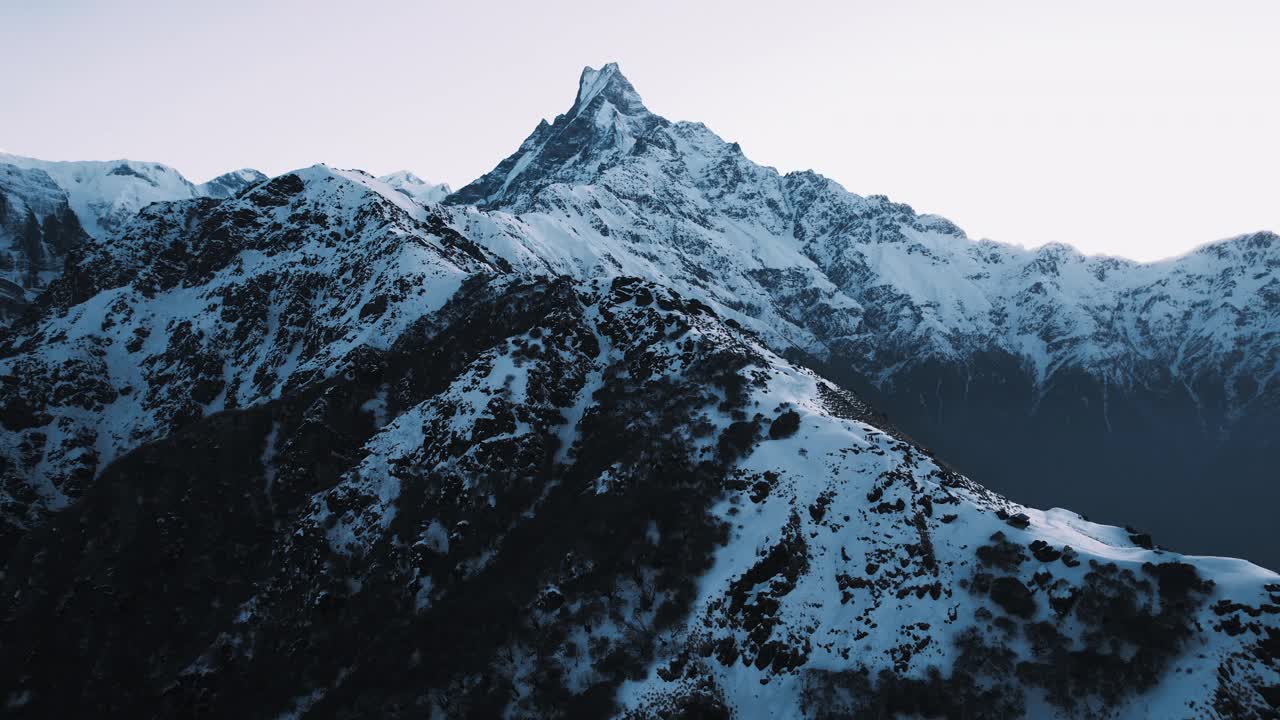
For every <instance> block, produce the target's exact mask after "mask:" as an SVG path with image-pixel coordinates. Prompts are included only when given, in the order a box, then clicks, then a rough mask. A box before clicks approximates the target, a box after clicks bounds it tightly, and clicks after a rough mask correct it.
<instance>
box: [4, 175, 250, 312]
mask: <svg viewBox="0 0 1280 720" xmlns="http://www.w3.org/2000/svg"><path fill="white" fill-rule="evenodd" d="M266 179H267V177H266V176H265V175H263V174H262V173H260V172H258V171H257V170H236V171H234V172H229V173H226V174H225V175H220V176H219V177H216V178H214V179H213V180H210V181H209V182H207V183H203V184H200V185H194V184H192V183H191V182H189V181H188V180H187V179H186V178H184V177H182V175H181V174H180V173H179V172H178V171H177V170H174V169H173V168H171V167H168V166H165V165H160V164H159V163H142V162H135V161H132V160H112V161H104V162H99V161H89V162H50V161H45V160H36V159H35V158H28V157H22V156H20V155H10V154H8V153H0V283H2V284H0V327H3V326H4V325H7V324H9V323H10V322H12V321H13V320H14V319H15V318H17V317H18V316H20V315H21V314H22V313H23V312H24V311H25V309H26V308H27V306H28V305H29V304H30V303H31V302H32V301H33V300H34V299H35V297H36V296H37V295H39V294H40V293H41V292H42V291H43V290H44V288H45V287H46V286H47V285H48V284H49V283H50V282H51V281H52V280H53V279H54V278H56V277H58V276H59V275H60V274H61V273H62V269H63V265H64V263H65V262H66V258H67V256H68V254H69V253H70V252H71V251H73V250H74V249H76V248H77V247H79V246H80V245H81V244H82V243H83V242H84V241H85V240H86V239H88V238H90V237H92V238H103V237H106V236H107V235H109V234H111V233H112V232H115V231H117V230H118V229H120V228H121V227H122V226H123V225H124V224H125V223H126V222H128V220H129V219H130V218H132V217H133V215H134V214H136V213H137V212H138V210H140V209H141V208H143V207H145V206H147V205H149V204H151V203H153V202H168V201H173V200H187V199H190V198H197V197H212V198H225V197H230V196H232V195H234V194H236V193H238V192H240V191H241V190H243V189H244V188H246V187H249V186H250V185H254V184H257V183H260V182H262V181H264V180H266ZM28 210H30V212H28Z"/></svg>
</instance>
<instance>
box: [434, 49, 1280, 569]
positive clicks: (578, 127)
mask: <svg viewBox="0 0 1280 720" xmlns="http://www.w3.org/2000/svg"><path fill="white" fill-rule="evenodd" d="M448 202H450V203H453V204H456V205H459V206H464V205H474V206H477V207H479V208H484V209H488V210H490V212H485V213H477V212H475V211H472V210H467V209H459V210H458V211H457V213H456V216H455V220H454V224H455V227H457V228H458V229H459V230H460V231H462V232H464V233H466V234H468V235H469V236H471V237H474V238H475V239H476V240H477V241H478V242H481V243H482V244H484V245H485V246H486V247H489V248H490V249H491V250H493V251H494V252H496V253H498V254H499V255H501V256H503V257H505V258H507V259H508V260H510V261H511V262H513V263H515V264H517V265H518V266H520V267H523V268H525V269H527V270H528V271H530V272H540V273H550V274H560V273H565V274H571V275H574V276H577V277H587V278H589V277H598V276H601V275H603V276H606V277H608V276H614V275H637V276H642V277H647V278H650V279H653V280H655V281H657V282H661V283H663V284H667V285H670V286H672V287H675V288H677V289H679V290H680V291H682V292H685V293H687V294H689V295H691V296H694V297H698V298H700V299H701V300H703V301H704V302H707V303H709V304H710V305H712V306H713V307H715V308H717V309H718V310H719V311H721V312H723V313H725V314H726V315H727V316H728V317H731V318H733V319H735V320H736V321H738V322H741V323H743V324H744V325H746V326H748V327H751V328H752V329H754V330H756V331H757V332H759V333H760V334H761V335H762V337H764V338H765V339H766V341H767V342H768V344H769V345H770V346H771V347H772V348H774V349H775V350H778V351H779V352H785V353H787V354H788V356H789V357H791V358H792V359H793V360H796V361H798V362H804V363H806V364H809V365H811V366H813V367H815V368H818V369H820V370H821V371H822V372H823V373H824V374H826V375H828V376H829V377H833V378H835V379H837V380H838V381H840V382H842V383H843V384H845V385H847V386H849V387H852V388H854V389H856V390H858V391H859V392H861V393H863V394H864V395H865V396H866V397H868V398H869V399H871V400H872V402H873V403H874V404H875V405H876V406H877V407H880V408H882V409H884V410H885V411H886V412H887V413H888V414H889V415H890V416H891V417H893V418H894V421H895V423H896V424H898V425H899V426H900V427H903V428H904V429H906V430H907V431H908V432H910V433H911V434H912V435H913V436H914V437H916V438H917V439H918V440H920V441H921V442H923V443H925V444H926V445H928V446H929V447H932V448H933V449H935V450H936V451H938V452H939V453H940V454H941V455H942V456H943V457H946V458H947V459H948V460H949V461H950V462H953V463H954V464H955V465H956V466H957V467H958V468H960V469H961V470H963V471H965V472H968V473H970V474H972V475H974V476H976V477H981V478H983V480H984V482H986V483H988V484H989V485H991V486H992V487H994V488H997V489H999V490H1001V491H1003V492H1007V493H1011V494H1014V495H1016V496H1017V497H1020V498H1027V499H1030V500H1031V501H1032V502H1034V503H1036V504H1041V505H1065V506H1069V507H1074V508H1078V509H1080V510H1084V511H1086V512H1088V513H1090V514H1091V515H1094V516H1099V517H1102V518H1106V519H1109V520H1111V521H1115V522H1121V521H1123V522H1130V523H1134V524H1137V525H1140V526H1141V527H1143V528H1144V529H1147V530H1150V531H1153V532H1154V534H1155V536H1156V537H1157V538H1158V539H1159V540H1160V541H1162V542H1166V543H1170V544H1172V545H1173V546H1175V547H1178V548H1181V549H1187V550H1193V551H1199V552H1212V553H1222V554H1236V555H1245V556H1248V557H1252V558H1254V559H1256V560H1258V561H1260V562H1264V563H1266V564H1269V565H1272V566H1280V554H1277V553H1280V549H1277V548H1280V544H1277V543H1272V544H1270V545H1269V546H1267V547H1263V546H1260V545H1259V544H1258V543H1257V542H1255V540H1254V538H1255V537H1257V536H1258V534H1259V533H1264V532H1269V530H1268V528H1270V526H1271V524H1272V515H1273V508H1274V507H1275V506H1276V503H1277V502H1280V485H1277V484H1276V483H1275V482H1273V481H1274V479H1275V473H1274V471H1272V470H1271V465H1272V460H1271V458H1272V457H1273V456H1274V454H1275V452H1276V451H1277V450H1278V449H1280V447H1278V446H1277V443H1278V442H1280V440H1278V439H1277V438H1280V435H1278V434H1277V433H1275V432H1274V428H1276V427H1277V426H1280V386H1278V385H1277V374H1276V373H1277V368H1280V237H1278V236H1276V235H1275V234H1273V233H1265V232H1264V233H1257V234H1253V235H1247V236H1242V237H1238V238H1234V239H1231V240H1227V241H1223V242H1219V243H1214V244H1210V245H1206V246H1204V247H1202V248H1201V249H1199V250H1197V251H1195V252H1192V253H1190V254H1188V255H1186V256H1183V257H1181V258H1177V259H1174V260H1168V261H1163V262H1159V263H1151V264H1145V265H1144V264H1138V263H1134V262H1130V261H1127V260H1122V259H1118V258H1107V257H1085V256H1082V255H1080V254H1079V253H1077V252H1076V251H1075V250H1073V249H1071V248H1069V247H1066V246H1062V245H1050V246H1045V247H1042V248H1039V249H1036V250H1023V249H1021V248H1017V247H1013V246H1009V245H1002V244H999V243H994V242H990V241H985V240H984V241H978V242H974V241H971V240H969V239H968V238H967V237H965V235H964V233H963V232H961V231H960V230H959V229H958V228H956V227H955V226H954V225H952V224H951V223H949V222H947V221H946V220H944V219H942V218H939V217H936V216H931V215H921V214H918V213H916V212H915V211H914V210H912V209H911V208H910V207H909V206H907V205H903V204H900V203H894V202H890V201H889V200H888V199H887V198H884V197H882V196H871V197H861V196H857V195H853V194H851V193H848V192H846V191H845V190H844V189H843V188H841V187H840V186H839V185H837V184H836V183H835V182H832V181H831V180H828V179H826V178H823V177H821V176H819V175H817V174H815V173H812V172H797V173H790V174H787V175H780V174H779V173H777V172H776V171H774V170H773V169H771V168H767V167H762V166H759V165H756V164H755V163H753V162H751V161H750V160H748V159H747V158H746V157H745V156H744V155H743V153H742V151H741V149H740V148H739V147H738V145H737V144H736V143H727V142H725V141H723V140H721V139H720V138H719V137H717V136H716V135H715V134H714V133H712V132H711V131H710V130H708V129H707V128H706V127H704V126H702V125H700V124H697V123H687V122H678V123H672V122H669V121H667V120H665V119H663V118H661V117H659V116H657V115H654V114H653V113H651V112H649V111H648V110H647V109H645V107H644V105H643V104H642V103H641V102H640V98H639V96H638V95H637V94H636V92H635V90H634V88H632V87H631V85H630V83H628V82H626V80H625V78H623V77H622V76H621V74H620V73H619V72H618V70H617V68H616V67H615V66H606V67H605V68H604V69H602V70H600V71H590V70H588V71H587V72H585V73H584V74H583V78H582V82H581V84H580V88H579V91H578V96H577V98H576V99H575V102H574V105H573V107H572V108H571V109H570V111H569V112H568V113H566V114H564V115H562V116H560V117H558V118H556V120H555V122H554V123H552V124H551V125H547V124H545V123H543V124H541V125H539V126H538V127H537V128H536V129H535V130H534V131H533V133H532V134H531V135H530V136H529V138H528V139H527V140H526V141H525V142H524V143H523V144H522V145H521V146H520V148H519V149H518V150H517V151H516V152H515V153H514V154H513V155H511V156H510V157H508V158H507V159H505V160H503V161H502V162H501V163H500V164H499V165H498V167H497V168H495V169H494V171H493V172H491V173H489V174H488V175H485V176H484V177H482V178H480V179H479V180H477V181H476V182H475V183H473V184H471V185H469V186H467V187H464V188H462V189H461V190H459V191H458V192H456V193H454V194H453V195H451V196H450V197H449V199H448ZM493 210H501V211H504V212H505V213H512V214H511V215H506V214H504V212H492V211H493ZM1011 439H1012V440H1011ZM1245 498H1247V500H1242V499H1245ZM1206 507H1211V508H1213V509H1214V512H1212V513H1211V515H1212V516H1214V517H1221V518H1223V519H1224V521H1223V522H1216V523H1215V522H1208V521H1206V518H1205V515H1206V513H1204V512H1201V509H1203V508H1206ZM1228 516H1229V518H1230V519H1229V520H1227V519H1226V518H1227V517H1228Z"/></svg>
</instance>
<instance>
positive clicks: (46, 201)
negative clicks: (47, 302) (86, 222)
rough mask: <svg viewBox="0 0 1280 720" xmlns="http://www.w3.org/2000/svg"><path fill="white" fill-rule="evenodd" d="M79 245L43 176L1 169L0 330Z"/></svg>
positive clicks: (62, 203) (59, 196)
mask: <svg viewBox="0 0 1280 720" xmlns="http://www.w3.org/2000/svg"><path fill="white" fill-rule="evenodd" d="M84 240H85V234H84V230H83V229H82V228H81V227H80V221H79V219H78V218H77V217H76V214H75V212H74V211H72V209H71V206H70V205H69V204H68V202H67V196H66V193H65V192H63V190H62V188H60V187H58V186H57V184H55V183H54V182H53V180H52V179H51V178H50V177H49V176H48V175H47V174H45V173H44V172H43V171H40V170H25V169H22V168H19V167H15V166H13V165H5V164H0V327H3V326H5V325H7V324H9V323H10V322H12V321H13V320H14V319H15V318H17V317H18V316H19V315H21V314H22V312H23V311H24V310H25V309H26V307H27V305H28V304H29V303H30V302H31V300H32V298H33V297H34V296H35V295H36V294H38V293H39V292H40V291H41V290H43V289H44V288H45V287H46V286H47V285H48V284H49V282H50V281H52V280H53V279H54V278H56V277H58V276H59V275H60V274H61V273H62V268H63V266H64V264H65V262H66V259H67V255H68V254H69V253H70V252H71V251H72V250H74V249H75V248H77V247H79V246H80V245H81V244H82V243H83V242H84Z"/></svg>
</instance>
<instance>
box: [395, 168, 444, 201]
mask: <svg viewBox="0 0 1280 720" xmlns="http://www.w3.org/2000/svg"><path fill="white" fill-rule="evenodd" d="M378 179H379V180H381V181H382V182H384V183H386V184H388V185H390V186H391V187H393V188H395V189H396V190H397V191H398V192H401V193H403V194H405V195H406V196H408V197H409V199H411V200H413V201H414V202H416V203H418V204H420V205H421V204H424V203H438V202H441V201H443V200H444V199H445V197H446V196H448V195H449V193H451V192H453V190H451V189H450V188H449V184H448V183H430V182H427V181H426V180H423V179H422V178H420V177H418V176H417V175H414V174H413V173H411V172H409V171H408V170H400V171H399V172H393V173H391V174H390V175H383V176H382V177H380V178H378Z"/></svg>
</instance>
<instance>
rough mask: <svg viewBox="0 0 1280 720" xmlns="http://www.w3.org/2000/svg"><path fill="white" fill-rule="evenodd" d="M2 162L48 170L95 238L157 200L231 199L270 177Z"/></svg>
mask: <svg viewBox="0 0 1280 720" xmlns="http://www.w3.org/2000/svg"><path fill="white" fill-rule="evenodd" d="M0 164H3V165H12V166H14V167H19V168H23V169H28V170H40V171H43V172H44V173H45V174H46V175H48V176H49V177H50V178H51V179H52V180H53V182H54V183H55V184H56V185H57V186H58V187H60V188H62V190H63V191H64V192H66V194H67V200H68V202H69V203H70V205H71V208H72V210H74V211H75V213H76V215H77V217H79V218H80V224H81V225H82V226H83V227H84V229H85V230H86V231H87V232H88V233H89V234H90V235H92V236H93V237H105V236H106V235H109V234H110V233H112V232H114V231H115V230H117V229H119V228H120V227H121V226H122V225H123V224H124V223H126V222H128V220H129V219H130V218H132V217H133V215H134V214H135V213H137V212H138V210H140V209H142V208H144V207H146V206H147V205H150V204H151V203H154V202H168V201H172V200H188V199H190V198H197V197H216V198H222V197H230V196H231V195H234V194H235V193H237V192H239V191H240V190H243V189H244V188H246V187H248V186H249V185H253V184H256V183H258V182H261V181H263V180H265V179H266V176H265V175H263V174H262V173H260V172H258V171H257V170H249V169H245V170H236V171H234V172H229V173H226V174H225V175H220V176H218V177H216V178H214V179H213V180H210V181H209V182H207V183H203V184H200V185H196V184H194V183H192V182H191V181H190V180H187V179H186V178H185V177H183V176H182V173H179V172H178V171H177V170H174V169H173V168H171V167H169V166H167V165H161V164H160V163H153V162H138V161H136V160H87V161H69V162H55V161H49V160H37V159H35V158H29V157H23V156H21V155H10V154H8V153H0Z"/></svg>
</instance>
